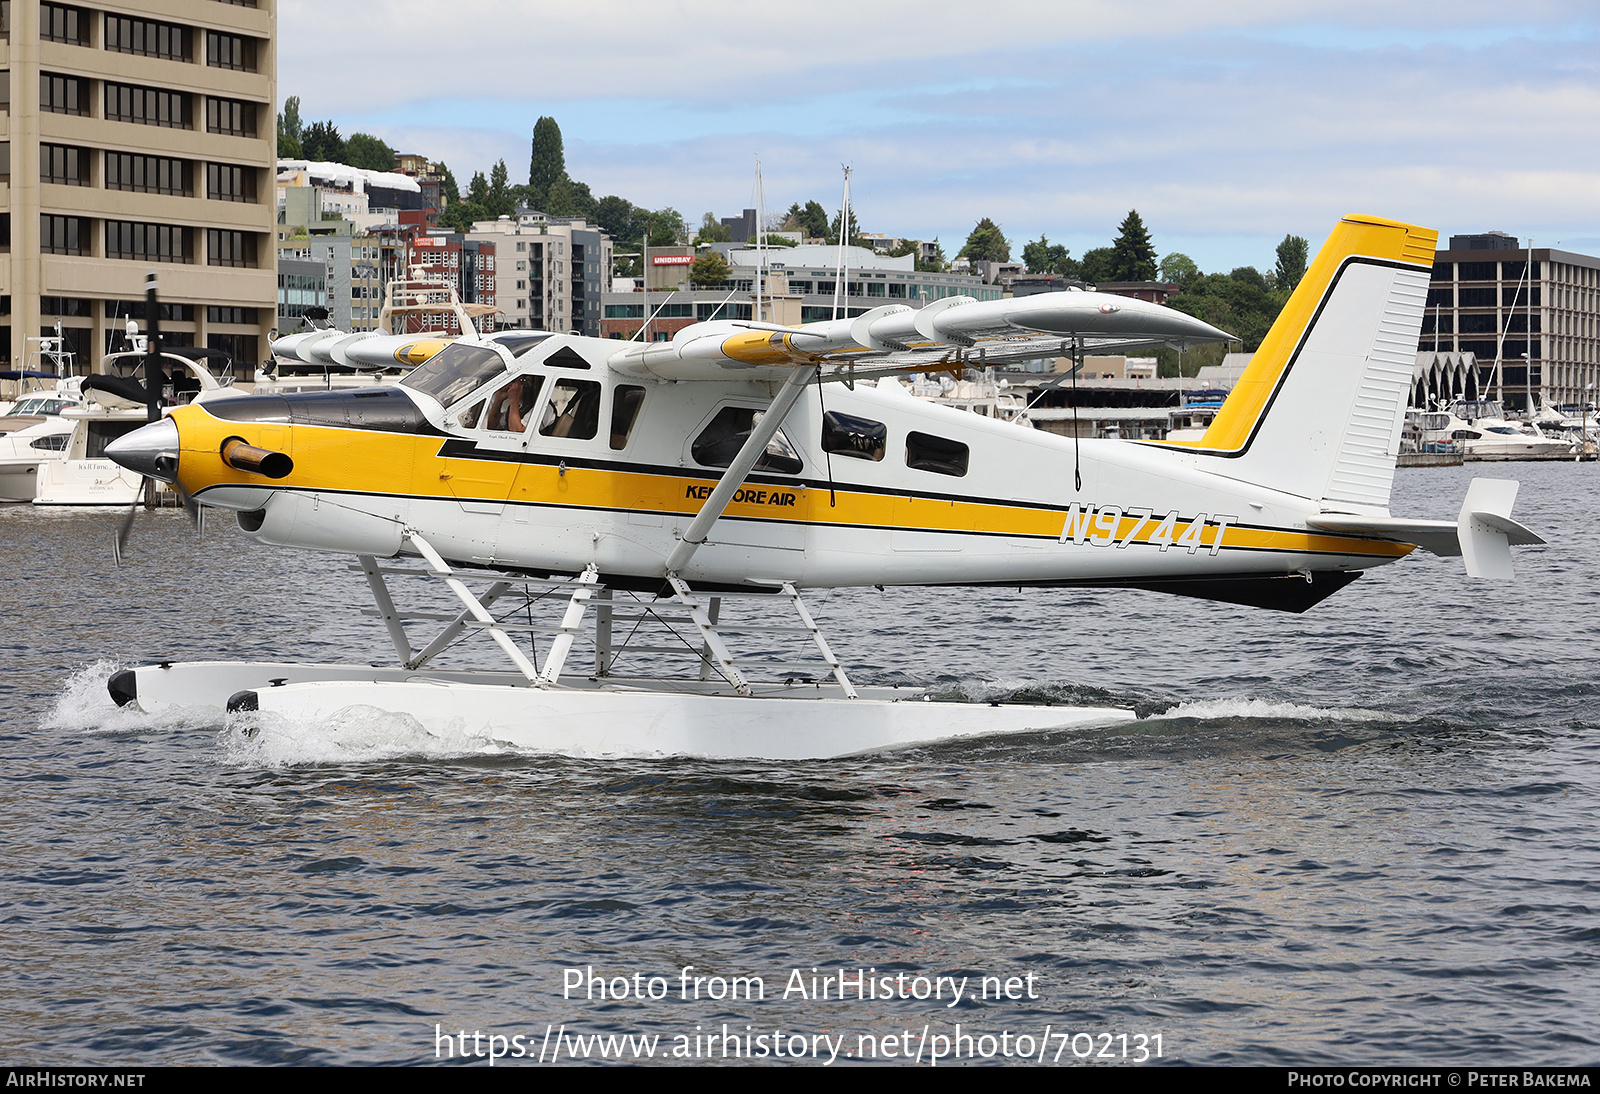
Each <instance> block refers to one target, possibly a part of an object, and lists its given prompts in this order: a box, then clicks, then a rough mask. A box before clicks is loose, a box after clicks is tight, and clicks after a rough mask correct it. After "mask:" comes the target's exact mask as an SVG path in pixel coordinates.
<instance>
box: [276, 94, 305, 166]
mask: <svg viewBox="0 0 1600 1094" xmlns="http://www.w3.org/2000/svg"><path fill="white" fill-rule="evenodd" d="M300 131H301V124H300V96H298V95H290V96H289V97H288V98H287V99H285V100H283V112H282V113H280V114H279V115H278V155H279V156H281V157H283V158H284V159H291V160H292V159H299V158H300V156H301V147H300Z"/></svg>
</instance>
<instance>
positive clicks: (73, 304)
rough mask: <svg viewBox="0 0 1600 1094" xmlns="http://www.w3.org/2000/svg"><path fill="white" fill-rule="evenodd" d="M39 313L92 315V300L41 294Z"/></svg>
mask: <svg viewBox="0 0 1600 1094" xmlns="http://www.w3.org/2000/svg"><path fill="white" fill-rule="evenodd" d="M39 314H40V315H69V316H71V315H76V316H92V315H94V301H92V300H80V299H78V298H76V297H72V296H41V297H40V298H39Z"/></svg>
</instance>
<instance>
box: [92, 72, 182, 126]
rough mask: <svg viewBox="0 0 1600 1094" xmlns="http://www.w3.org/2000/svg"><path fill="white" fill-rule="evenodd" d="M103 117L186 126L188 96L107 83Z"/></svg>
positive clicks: (137, 123)
mask: <svg viewBox="0 0 1600 1094" xmlns="http://www.w3.org/2000/svg"><path fill="white" fill-rule="evenodd" d="M106 120H107V121H113V122H133V123H134V124H136V125H159V126H162V127H163V128H166V129H188V128H189V96H187V95H185V94H184V93H183V92H181V91H163V90H162V89H160V88H155V87H136V86H134V85H133V84H113V83H107V84H106Z"/></svg>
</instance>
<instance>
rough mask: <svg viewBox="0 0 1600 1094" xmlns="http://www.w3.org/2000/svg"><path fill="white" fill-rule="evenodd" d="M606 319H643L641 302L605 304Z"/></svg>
mask: <svg viewBox="0 0 1600 1094" xmlns="http://www.w3.org/2000/svg"><path fill="white" fill-rule="evenodd" d="M606 318H607V319H643V318H644V305H643V304H607V305H606Z"/></svg>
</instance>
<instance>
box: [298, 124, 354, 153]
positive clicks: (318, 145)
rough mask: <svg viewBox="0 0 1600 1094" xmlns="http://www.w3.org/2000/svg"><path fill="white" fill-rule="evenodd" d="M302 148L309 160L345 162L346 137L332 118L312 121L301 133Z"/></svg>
mask: <svg viewBox="0 0 1600 1094" xmlns="http://www.w3.org/2000/svg"><path fill="white" fill-rule="evenodd" d="M300 149H301V152H302V153H303V154H304V156H305V158H306V159H308V160H316V161H318V162H321V163H344V162H345V147H344V138H343V137H341V136H339V127H338V126H336V125H334V124H333V119H331V118H330V119H328V120H327V121H325V122H312V123H311V124H310V125H308V126H306V128H305V130H304V132H302V133H301V135H300Z"/></svg>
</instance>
